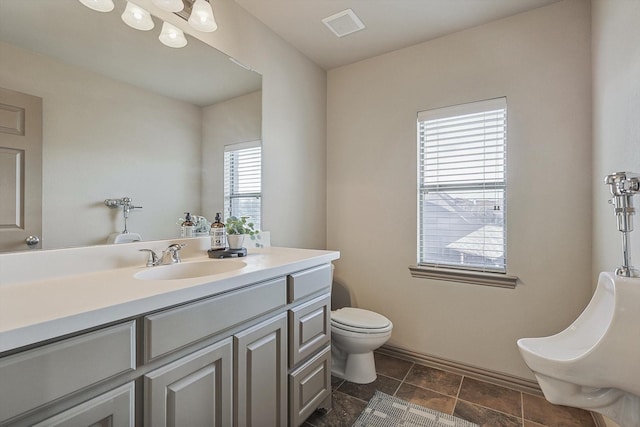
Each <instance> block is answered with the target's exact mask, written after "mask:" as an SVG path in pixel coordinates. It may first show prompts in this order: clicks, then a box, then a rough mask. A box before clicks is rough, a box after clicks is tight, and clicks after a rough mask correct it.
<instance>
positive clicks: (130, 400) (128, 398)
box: [33, 382, 135, 427]
mask: <svg viewBox="0 0 640 427" xmlns="http://www.w3.org/2000/svg"><path fill="white" fill-rule="evenodd" d="M134 417H135V392H134V383H133V382H130V383H128V384H125V385H123V386H120V387H118V388H116V389H114V390H111V391H108V392H106V393H104V394H101V395H100V396H98V397H94V398H93V399H91V400H89V401H87V402H84V403H81V404H80V405H77V406H74V407H73V408H71V409H68V410H66V411H64V412H61V413H60V414H58V415H55V416H53V417H51V418H47V419H46V420H44V421H41V422H39V423H38V424H35V425H34V426H33V427H45V426H47V427H63V426H64V427H86V426H90V427H133V426H134V425H135V421H134Z"/></svg>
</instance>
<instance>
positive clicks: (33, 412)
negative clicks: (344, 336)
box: [0, 239, 339, 427]
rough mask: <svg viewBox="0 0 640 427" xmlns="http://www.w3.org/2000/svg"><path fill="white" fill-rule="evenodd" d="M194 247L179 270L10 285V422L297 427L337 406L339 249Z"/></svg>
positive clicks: (6, 327)
mask: <svg viewBox="0 0 640 427" xmlns="http://www.w3.org/2000/svg"><path fill="white" fill-rule="evenodd" d="M205 240H206V239H205ZM194 242H195V243H196V244H195V245H194ZM194 242H192V245H194V246H197V240H194ZM147 245H148V244H147ZM144 246H145V245H144V243H140V244H138V243H136V244H131V246H130V245H127V250H128V251H130V254H131V255H132V256H134V255H135V256H137V257H138V258H136V259H144V255H138V254H137V251H138V249H140V248H142V247H144ZM195 249H197V248H192V251H191V256H187V257H183V262H182V263H180V264H174V265H171V266H160V267H143V266H142V265H144V263H141V264H139V266H123V267H119V268H109V269H105V270H97V271H83V272H81V273H79V274H72V275H64V274H61V273H60V272H58V273H57V274H55V273H52V277H43V278H40V279H37V280H30V281H26V282H24V281H23V282H17V283H1V282H0V425H2V426H5V425H37V426H44V425H47V426H50V425H65V426H66V425H82V426H89V425H91V426H93V425H96V426H103V425H104V426H106V425H113V426H133V425H139V426H149V427H151V426H152V427H159V426H199V425H206V426H232V425H233V426H250V425H254V426H264V425H269V426H272V425H273V426H286V425H290V426H298V425H300V424H302V422H304V420H305V419H306V418H307V417H308V416H309V415H310V414H311V413H312V412H313V411H314V410H315V409H317V408H321V407H322V408H329V407H330V404H331V344H330V342H331V340H330V292H331V277H332V274H331V261H333V260H335V259H337V258H338V257H339V253H338V252H331V251H315V250H301V249H288V248H263V249H254V250H250V251H249V255H248V256H246V257H243V258H242V260H241V261H240V260H237V259H233V260H212V259H209V258H207V257H206V253H205V252H202V251H197V250H195ZM86 250H90V249H86ZM108 250H112V251H115V250H116V249H114V248H113V247H111V248H110V249H108ZM120 250H122V248H120ZM203 254H204V255H203ZM63 255H64V254H63ZM187 255H188V254H187ZM51 256H52V257H53V258H55V257H57V256H62V255H59V254H56V253H54V254H52V255H51ZM141 256H142V258H139V257H141ZM16 260H17V261H18V262H20V256H19V255H16ZM3 261H5V262H6V258H4V259H3ZM47 262H50V260H48V261H47ZM225 263H226V264H225ZM231 263H235V264H231ZM3 267H6V269H4V270H3ZM173 267H180V269H181V270H180V273H179V274H177V276H178V277H179V278H175V277H176V273H175V272H176V271H178V270H174V271H173V272H171V271H170V270H171V269H172V268H173ZM153 269H158V270H156V271H157V273H156V272H153V273H149V272H151V271H152V270H153ZM162 269H165V271H163V270H162ZM54 270H55V269H54ZM0 271H9V276H11V269H10V268H9V267H7V265H6V264H5V265H4V266H3V265H2V264H1V263H0ZM210 273H212V274H210ZM34 277H35V276H34Z"/></svg>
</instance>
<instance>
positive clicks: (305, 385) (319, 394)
mask: <svg viewBox="0 0 640 427" xmlns="http://www.w3.org/2000/svg"><path fill="white" fill-rule="evenodd" d="M330 396H331V347H330V346H327V347H326V348H325V349H324V350H322V351H321V352H320V353H318V354H317V355H316V356H315V357H313V358H312V359H311V360H309V361H308V362H307V363H305V364H304V365H302V366H301V367H300V368H298V369H296V370H295V371H293V372H292V373H291V374H289V425H291V426H299V425H300V424H302V423H303V422H304V421H305V420H306V419H307V418H308V417H309V415H311V413H312V412H313V411H315V410H316V409H318V407H319V406H320V405H321V404H322V403H323V402H324V401H325V399H327V398H329V397H330Z"/></svg>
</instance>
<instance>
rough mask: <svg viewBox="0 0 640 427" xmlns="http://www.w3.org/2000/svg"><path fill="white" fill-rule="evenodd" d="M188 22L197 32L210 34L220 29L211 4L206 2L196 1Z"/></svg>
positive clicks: (203, 0)
mask: <svg viewBox="0 0 640 427" xmlns="http://www.w3.org/2000/svg"><path fill="white" fill-rule="evenodd" d="M188 22H189V24H190V25H191V26H192V27H193V28H195V29H196V30H198V31H203V32H206V33H210V32H213V31H215V30H217V29H218V24H217V23H216V20H215V17H214V16H213V9H212V8H211V4H209V2H207V1H205V0H196V1H195V3H194V4H193V9H192V10H191V16H189V20H188Z"/></svg>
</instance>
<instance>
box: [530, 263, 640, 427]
mask: <svg viewBox="0 0 640 427" xmlns="http://www.w3.org/2000/svg"><path fill="white" fill-rule="evenodd" d="M639 306H640V279H638V278H628V277H620V276H616V275H615V274H614V273H609V272H603V273H600V277H599V279H598V286H597V288H596V291H595V293H594V295H593V298H592V299H591V302H590V303H589V305H588V306H587V308H586V309H585V310H584V311H583V312H582V314H581V315H580V316H579V317H578V318H577V319H576V321H575V322H573V323H572V324H571V325H570V326H569V327H568V328H567V329H565V330H564V331H562V332H560V333H558V334H556V335H553V336H550V337H544V338H522V339H520V340H518V347H519V349H520V353H521V354H522V357H523V358H524V360H525V362H526V364H527V365H528V366H529V368H531V370H532V371H533V373H534V374H535V376H536V378H537V379H538V382H539V384H540V387H541V388H542V392H543V393H544V395H545V397H546V398H547V400H548V401H550V402H551V403H555V404H558V405H567V406H575V407H579V408H584V409H588V410H590V411H595V412H599V413H601V414H603V415H606V416H607V417H609V418H611V419H612V420H613V421H616V422H617V423H618V424H620V425H621V426H624V427H640V397H639V396H640V309H639V308H638V307H639Z"/></svg>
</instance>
